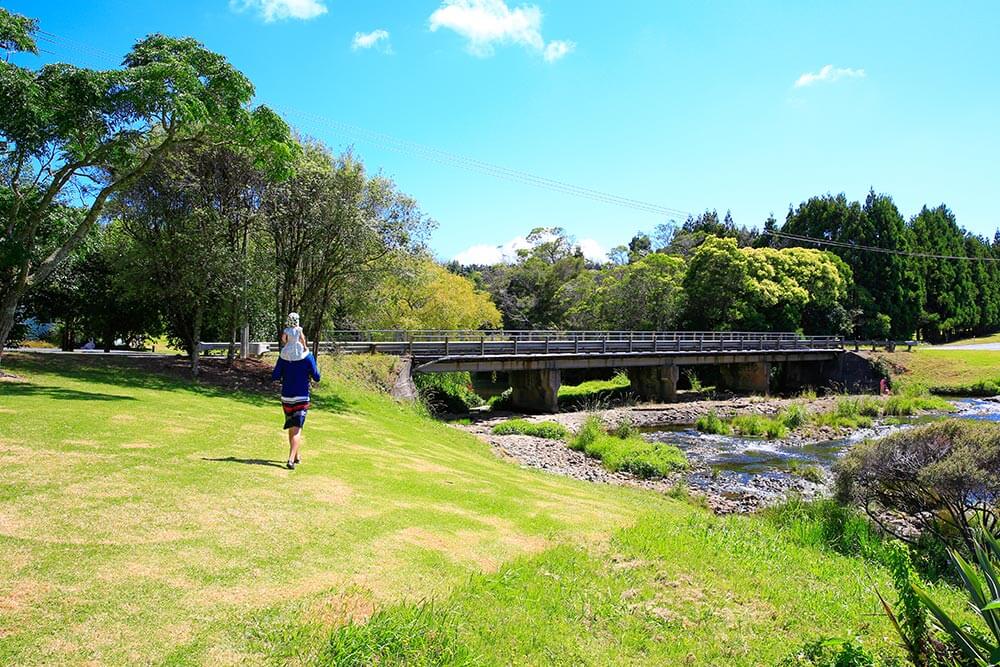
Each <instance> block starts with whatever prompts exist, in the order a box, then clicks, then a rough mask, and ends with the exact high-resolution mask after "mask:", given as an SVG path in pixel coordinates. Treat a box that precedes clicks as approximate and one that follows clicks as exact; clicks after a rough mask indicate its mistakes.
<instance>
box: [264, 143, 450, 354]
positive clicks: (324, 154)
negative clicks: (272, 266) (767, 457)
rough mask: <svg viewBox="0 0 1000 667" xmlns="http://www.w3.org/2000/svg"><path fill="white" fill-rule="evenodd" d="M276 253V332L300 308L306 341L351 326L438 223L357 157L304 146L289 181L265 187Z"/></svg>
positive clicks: (309, 145) (317, 147)
mask: <svg viewBox="0 0 1000 667" xmlns="http://www.w3.org/2000/svg"><path fill="white" fill-rule="evenodd" d="M262 211H263V214H264V215H265V216H266V218H267V220H268V222H269V225H270V232H271V236H272V241H273V244H274V249H275V263H276V272H277V281H276V284H275V310H274V317H275V326H276V328H280V326H281V322H282V321H283V320H284V316H285V314H287V313H288V312H289V311H290V310H297V311H298V312H299V313H300V314H301V316H302V325H303V328H304V330H305V333H306V336H307V337H308V338H309V339H310V340H313V341H317V340H318V339H319V337H320V336H321V333H322V330H323V328H324V327H325V326H329V325H332V324H337V323H343V322H346V321H350V319H351V318H352V316H353V315H355V314H356V313H357V310H358V309H359V308H360V307H361V306H362V305H363V304H364V303H366V302H367V299H368V298H369V296H370V292H371V290H372V289H373V288H374V287H375V285H376V284H377V282H378V280H379V279H381V277H383V276H384V274H385V272H386V271H387V270H388V269H389V268H391V267H389V266H388V260H389V259H390V258H391V257H392V256H393V255H394V253H397V252H413V251H415V250H417V249H419V248H421V247H422V246H423V244H424V242H425V240H426V236H427V233H428V232H429V230H430V229H431V228H432V227H433V224H434V222H433V221H432V220H430V219H429V218H427V217H426V216H424V215H423V213H422V212H421V211H420V209H419V207H418V206H417V203H416V201H415V200H414V199H412V198H411V197H408V196H407V195H405V194H403V193H401V192H399V190H398V189H397V188H396V186H395V184H394V183H393V182H392V181H391V180H390V179H388V178H385V177H383V176H369V175H368V174H367V173H366V171H365V167H364V164H362V162H361V161H360V160H358V159H357V158H356V157H355V156H354V155H353V154H352V153H350V152H347V153H343V154H341V155H337V156H335V155H333V154H331V153H330V151H329V150H328V149H327V148H326V147H325V146H322V145H320V144H318V143H312V142H310V143H307V144H305V149H304V151H303V153H302V155H301V157H300V158H299V160H298V161H297V163H296V174H295V176H294V177H292V178H291V179H289V180H287V181H284V182H281V183H275V184H273V185H272V186H271V187H269V188H268V189H266V191H265V193H264V197H263V203H262Z"/></svg>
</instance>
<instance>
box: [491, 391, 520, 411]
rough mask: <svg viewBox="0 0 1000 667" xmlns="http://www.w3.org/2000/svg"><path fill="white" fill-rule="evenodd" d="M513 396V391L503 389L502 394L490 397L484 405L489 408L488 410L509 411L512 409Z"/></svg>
mask: <svg viewBox="0 0 1000 667" xmlns="http://www.w3.org/2000/svg"><path fill="white" fill-rule="evenodd" d="M513 396H514V390H513V389H509V388H508V389H505V390H504V392H503V393H502V394H497V395H496V396H490V397H489V399H487V401H486V405H488V406H490V410H494V411H500V410H510V409H511V407H513V403H512V399H513Z"/></svg>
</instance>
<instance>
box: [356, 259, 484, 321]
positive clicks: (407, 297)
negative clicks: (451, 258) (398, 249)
mask: <svg viewBox="0 0 1000 667" xmlns="http://www.w3.org/2000/svg"><path fill="white" fill-rule="evenodd" d="M397 263H398V264H399V265H400V266H402V267H405V269H404V270H402V271H398V272H396V273H395V274H393V275H390V276H388V277H387V278H386V279H385V280H383V281H382V282H381V284H379V286H378V289H377V293H376V298H375V300H374V302H375V311H374V312H373V313H372V314H371V315H369V317H368V318H366V320H365V326H366V327H369V328H373V329H495V328H498V327H499V326H500V324H501V322H502V318H501V316H500V311H499V310H497V307H496V306H495V305H494V304H493V301H492V300H491V299H490V296H489V294H487V293H485V292H483V291H480V290H478V289H476V287H475V285H473V283H472V281H471V280H469V279H467V278H463V277H462V276H457V275H455V274H453V273H450V272H449V271H448V270H447V269H445V268H444V267H443V266H441V265H440V264H438V263H436V262H434V261H433V260H431V259H429V258H426V257H405V256H403V257H399V258H398V260H397Z"/></svg>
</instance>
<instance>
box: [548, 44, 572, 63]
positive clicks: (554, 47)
mask: <svg viewBox="0 0 1000 667" xmlns="http://www.w3.org/2000/svg"><path fill="white" fill-rule="evenodd" d="M575 48H576V43H575V42H568V41H566V40H562V39H554V40H552V41H551V42H549V43H548V44H546V45H545V51H543V52H542V57H543V58H545V62H547V63H554V62H555V61H557V60H559V59H560V58H562V57H563V56H565V55H568V54H570V53H572V52H573V49H575Z"/></svg>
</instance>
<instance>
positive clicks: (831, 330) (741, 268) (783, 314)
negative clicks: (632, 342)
mask: <svg viewBox="0 0 1000 667" xmlns="http://www.w3.org/2000/svg"><path fill="white" fill-rule="evenodd" d="M850 288H851V270H850V268H849V267H848V266H847V265H846V264H845V263H844V262H843V261H842V260H840V259H839V258H837V257H836V256H834V255H832V254H831V253H827V252H822V251H819V250H811V249H806V248H784V249H781V250H777V249H774V248H739V247H737V245H736V240H735V239H731V238H728V239H720V238H716V237H710V238H709V239H708V240H706V241H705V242H704V243H703V244H702V245H701V246H699V248H698V249H697V250H696V251H695V253H694V255H692V257H691V261H690V262H689V264H688V269H687V275H686V276H685V277H684V290H685V293H686V298H687V321H688V322H689V324H690V325H691V326H693V327H695V328H703V329H709V330H717V329H722V330H764V331H768V330H770V331H804V332H807V333H814V334H839V333H843V328H844V327H845V326H847V323H848V318H847V315H846V309H845V308H844V305H843V304H844V302H845V301H846V300H847V298H848V294H849V292H850Z"/></svg>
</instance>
